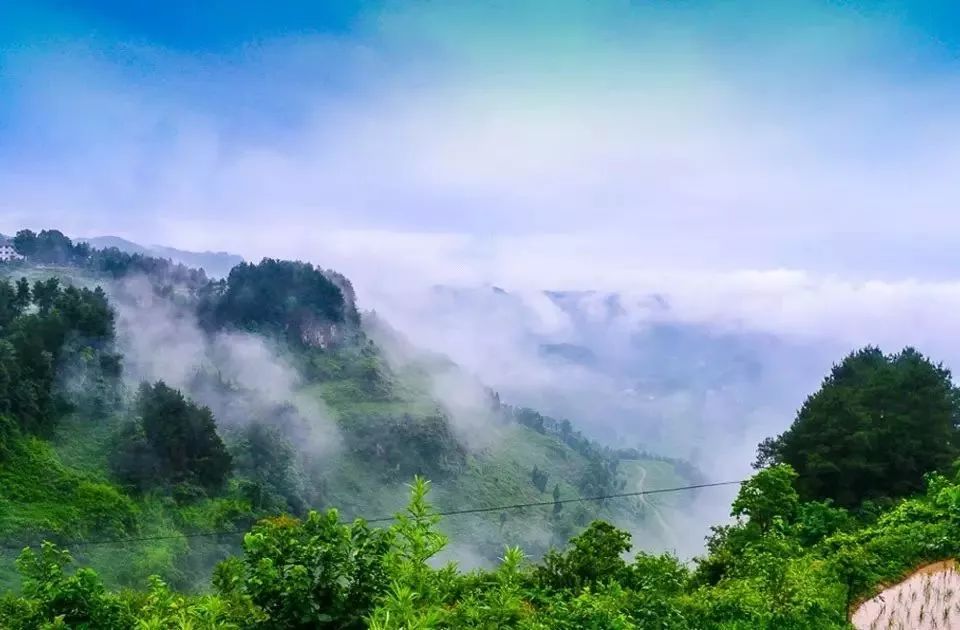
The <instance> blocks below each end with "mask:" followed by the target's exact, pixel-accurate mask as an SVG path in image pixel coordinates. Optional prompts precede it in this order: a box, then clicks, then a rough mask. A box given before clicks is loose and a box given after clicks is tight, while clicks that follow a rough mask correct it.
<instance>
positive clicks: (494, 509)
mask: <svg viewBox="0 0 960 630" xmlns="http://www.w3.org/2000/svg"><path fill="white" fill-rule="evenodd" d="M746 481H747V480H746V479H741V480H739V481H715V482H712V483H699V484H694V485H690V486H676V487H673V488H656V489H654V490H638V491H636V492H620V493H616V494H602V495H597V496H592V497H577V498H575V499H560V500H557V501H533V502H530V503H509V504H506V505H494V506H489V507H478V508H464V509H460V510H445V511H442V512H431V513H430V516H460V515H463V514H482V513H486V512H499V511H502V510H518V509H522V508H528V507H545V506H551V505H558V504H560V505H565V504H567V503H583V502H591V501H606V500H607V499H623V498H626V497H641V496H646V495H649V494H666V493H670V492H684V491H689V490H699V489H701V488H717V487H720V486H733V485H740V484H742V483H745V482H746ZM358 518H361V517H358ZM395 519H396V516H382V517H379V518H371V519H363V520H364V521H365V522H367V523H384V522H387V521H392V520H395ZM247 531H249V530H238V529H228V530H219V531H213V532H193V533H179V534H167V535H163V536H141V537H137V538H107V539H103V540H74V541H67V542H63V543H60V544H61V546H64V547H81V546H93V545H122V544H126V543H138V542H149V541H155V540H174V539H177V538H203V537H212V536H235V535H240V534H246V533H247ZM23 547H24V546H16V545H0V549H7V550H13V551H20V550H21V549H23Z"/></svg>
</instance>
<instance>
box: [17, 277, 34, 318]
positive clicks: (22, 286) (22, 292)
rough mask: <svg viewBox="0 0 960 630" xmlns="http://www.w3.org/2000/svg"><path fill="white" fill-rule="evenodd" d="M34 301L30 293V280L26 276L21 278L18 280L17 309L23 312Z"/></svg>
mask: <svg viewBox="0 0 960 630" xmlns="http://www.w3.org/2000/svg"><path fill="white" fill-rule="evenodd" d="M32 301H33V297H32V294H31V293H30V281H29V280H27V279H26V278H20V279H19V280H17V295H16V298H15V304H16V306H17V310H18V311H19V312H21V313H22V312H23V311H25V310H27V308H28V307H29V306H30V303H31V302H32Z"/></svg>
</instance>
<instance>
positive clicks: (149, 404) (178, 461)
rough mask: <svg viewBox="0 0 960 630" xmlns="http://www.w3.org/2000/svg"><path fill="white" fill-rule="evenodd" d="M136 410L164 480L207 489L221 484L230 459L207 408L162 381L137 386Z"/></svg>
mask: <svg viewBox="0 0 960 630" xmlns="http://www.w3.org/2000/svg"><path fill="white" fill-rule="evenodd" d="M136 409H137V414H138V418H139V422H140V426H141V427H142V430H143V439H144V440H145V441H146V443H147V445H149V447H150V452H152V453H153V454H154V455H155V456H156V459H157V460H158V461H159V467H160V469H161V471H162V474H163V476H164V478H165V479H166V480H167V481H169V482H170V483H173V484H178V483H196V484H197V485H200V486H203V487H204V488H207V489H214V488H218V487H220V486H222V485H223V483H224V481H226V478H227V476H228V475H229V474H230V470H231V467H232V458H231V457H230V454H229V453H228V452H227V449H226V447H224V445H223V441H222V440H221V439H220V436H219V435H218V434H217V429H216V423H215V422H214V420H213V413H212V412H211V411H210V409H208V408H207V407H200V406H197V405H195V404H193V403H192V402H190V401H188V400H186V399H185V398H184V396H183V394H182V393H180V391H178V390H175V389H172V388H170V387H168V386H167V385H166V384H165V383H164V382H163V381H160V382H157V383H156V384H155V385H149V384H147V383H144V384H142V385H141V386H140V390H139V392H138V394H137V402H136ZM133 433H134V435H135V434H136V432H133Z"/></svg>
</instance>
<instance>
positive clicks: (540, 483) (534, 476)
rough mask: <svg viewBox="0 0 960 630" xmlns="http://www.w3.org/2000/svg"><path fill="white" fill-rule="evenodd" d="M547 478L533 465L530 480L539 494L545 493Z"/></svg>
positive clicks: (548, 476)
mask: <svg viewBox="0 0 960 630" xmlns="http://www.w3.org/2000/svg"><path fill="white" fill-rule="evenodd" d="M549 478H550V475H549V474H547V473H545V472H543V471H542V470H540V469H539V468H537V466H536V465H534V467H533V470H532V471H530V480H531V481H533V485H534V487H535V488H536V489H537V490H539V491H540V492H546V491H547V481H548V480H549Z"/></svg>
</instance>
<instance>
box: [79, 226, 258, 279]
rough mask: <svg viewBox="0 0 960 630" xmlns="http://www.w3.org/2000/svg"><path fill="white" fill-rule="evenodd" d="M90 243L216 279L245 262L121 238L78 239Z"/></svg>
mask: <svg viewBox="0 0 960 630" xmlns="http://www.w3.org/2000/svg"><path fill="white" fill-rule="evenodd" d="M78 240H79V241H80V242H84V243H89V244H90V245H91V246H92V247H96V248H98V249H105V248H108V247H116V248H117V249H119V250H120V251H121V252H125V253H127V254H140V255H142V256H153V257H155V258H167V259H169V260H172V261H173V262H176V263H181V264H183V265H186V266H187V267H193V268H196V269H203V270H204V271H205V272H206V273H207V275H209V276H211V277H214V278H225V277H226V276H227V274H229V273H230V270H231V269H233V268H234V267H235V266H237V265H239V264H240V263H242V262H243V257H242V256H238V255H237V254H230V253H227V252H191V251H185V250H182V249H175V248H173V247H166V246H164V245H150V246H144V245H140V244H138V243H134V242H133V241H128V240H126V239H123V238H120V237H119V236H95V237H93V238H87V239H78Z"/></svg>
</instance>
